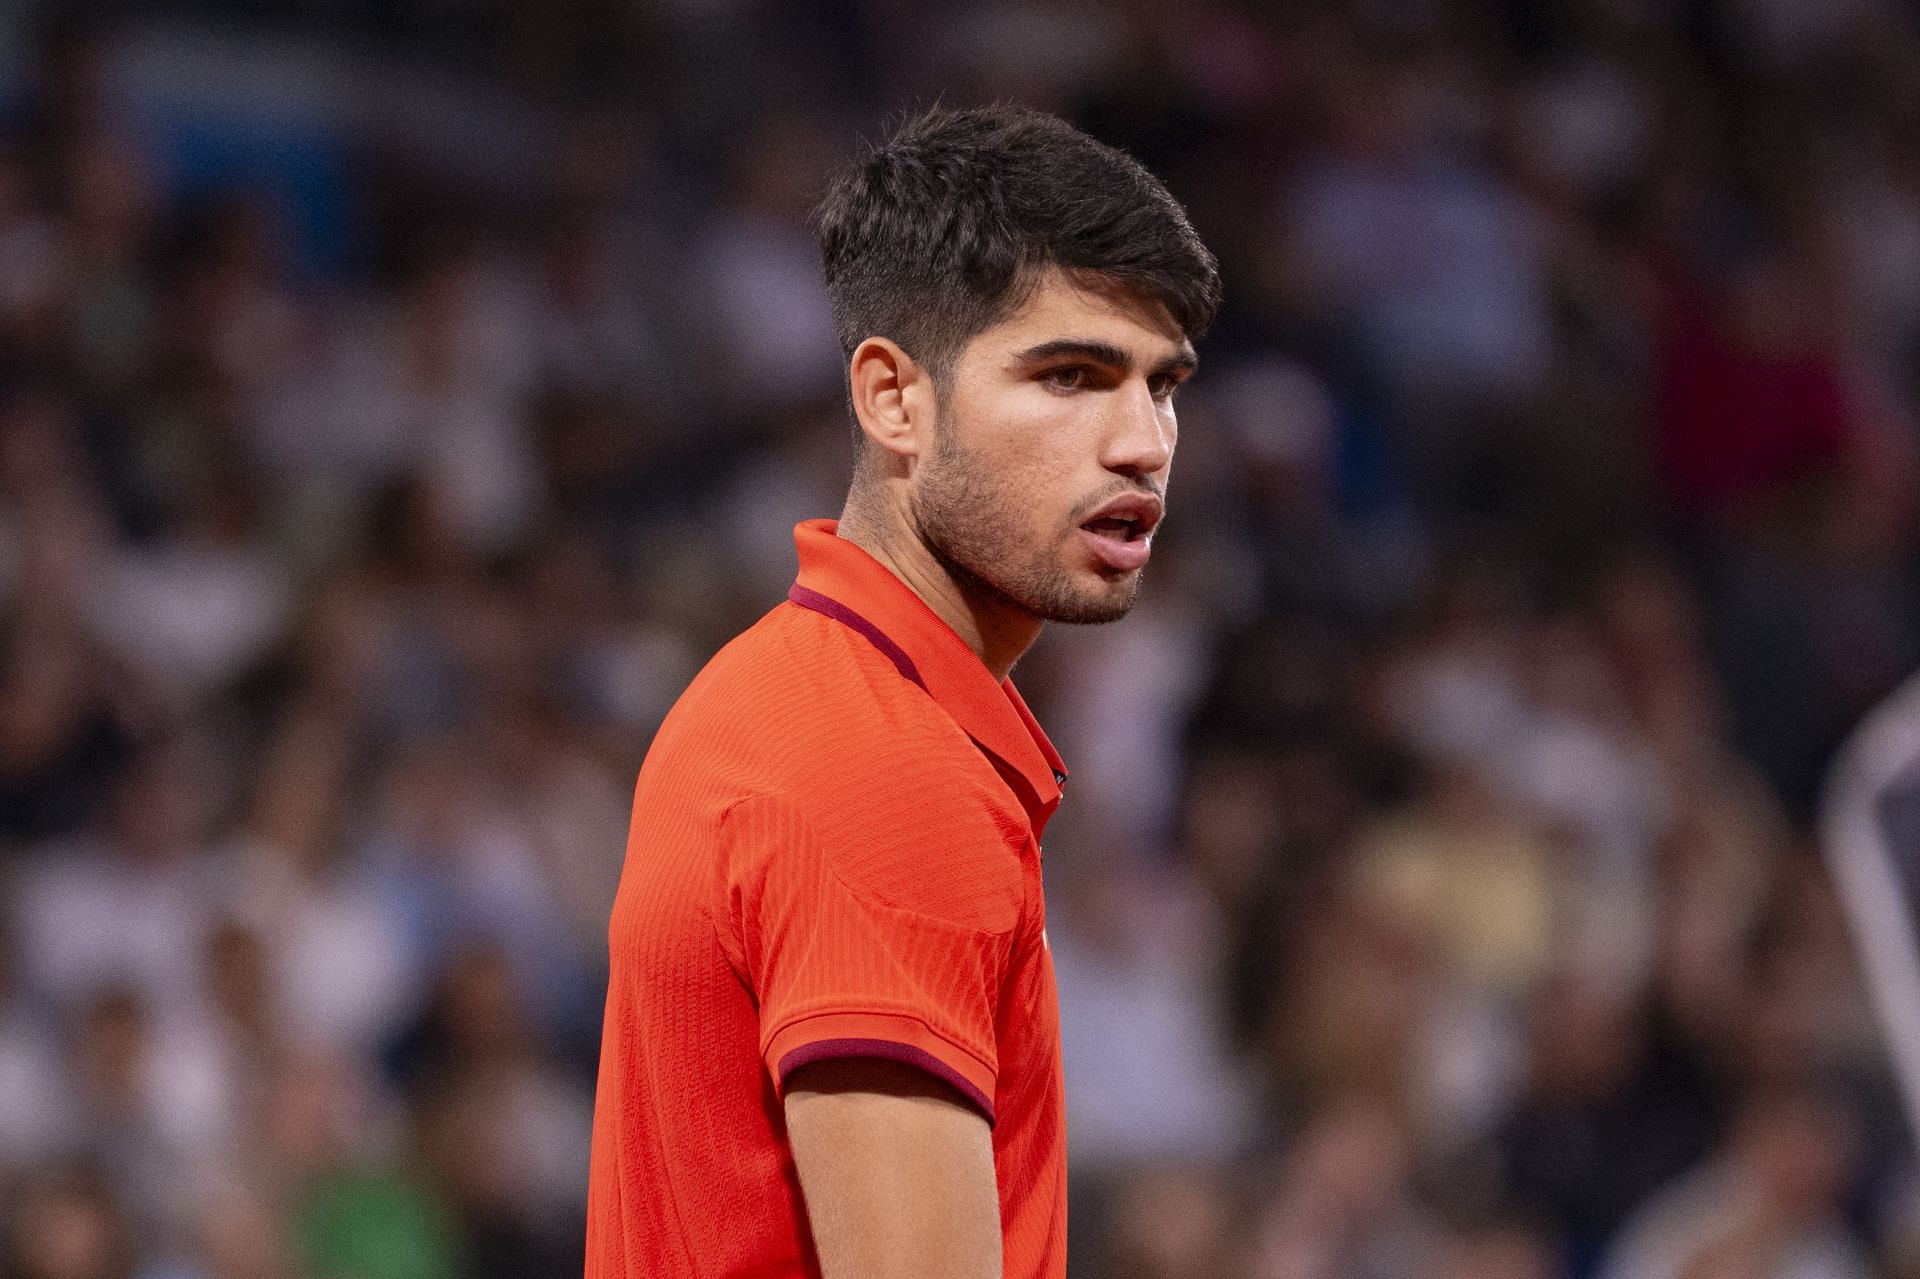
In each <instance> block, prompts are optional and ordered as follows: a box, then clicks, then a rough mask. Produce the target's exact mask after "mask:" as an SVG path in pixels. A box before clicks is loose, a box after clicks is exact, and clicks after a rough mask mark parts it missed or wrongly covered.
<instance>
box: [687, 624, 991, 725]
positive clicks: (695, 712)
mask: <svg viewBox="0 0 1920 1279" xmlns="http://www.w3.org/2000/svg"><path fill="white" fill-rule="evenodd" d="M669 721H670V722H672V721H679V722H680V724H681V725H684V726H688V727H691V726H701V727H704V728H706V729H708V730H710V731H714V732H719V733H722V734H732V735H737V736H739V737H741V738H743V739H744V740H745V741H746V742H748V743H751V744H755V745H758V746H760V747H762V748H764V749H765V750H766V751H767V752H769V753H770V754H772V755H774V756H776V757H779V758H783V759H789V760H795V762H797V759H796V757H797V755H799V754H800V753H802V752H805V751H806V750H807V749H808V748H809V747H810V746H817V747H818V748H819V749H821V750H829V749H831V750H838V751H842V752H844V751H847V750H850V749H856V748H864V749H875V748H879V749H886V748H895V749H897V748H900V747H902V746H907V745H911V746H912V748H913V749H914V751H915V752H916V754H921V755H924V754H925V753H927V752H939V751H942V750H958V749H959V748H960V747H962V746H964V745H966V744H967V738H966V737H965V735H964V734H962V733H961V732H960V731H959V728H958V726H957V725H955V724H954V723H953V721H952V719H951V717H949V716H948V715H947V714H946V713H945V712H944V711H942V710H941V709H940V707H939V706H938V705H937V704H936V703H935V702H934V701H933V700H932V699H931V698H930V697H928V696H927V694H926V693H925V692H924V691H923V690H921V689H920V688H918V687H917V686H915V685H914V684H912V683H911V682H910V681H908V680H906V679H905V678H903V677H902V676H901V674H900V672H899V670H898V668H896V667H895V666H894V665H893V663H892V661H891V659H890V658H888V657H887V656H886V655H885V654H883V653H881V652H880V650H878V649H877V648H875V647H874V646H873V644H872V643H871V642H870V641H869V640H867V639H866V638H865V637H864V636H862V635H860V634H858V633H857V632H855V631H853V630H851V629H850V628H848V627H846V626H844V625H842V624H841V623H839V622H837V621H835V620H833V619H832V618H829V617H825V616H823V615H821V614H819V613H816V612H813V611H812V610H810V609H804V608H800V607H797V606H795V605H793V604H781V605H780V606H779V607H777V608H774V609H773V610H772V611H770V612H769V613H767V614H766V615H765V616H763V617H762V618H761V619H760V620H759V621H758V622H756V623H754V625H752V626H751V627H749V628H747V629H746V630H745V631H743V632H741V633H740V634H739V635H737V636H735V637H734V639H733V640H732V641H730V642H729V643H728V644H727V645H726V646H725V647H724V648H722V649H721V650H720V651H719V652H718V653H716V654H714V656H713V659H712V660H711V661H709V662H708V663H707V665H706V666H705V667H704V668H703V669H702V670H701V671H700V673H699V675H697V676H696V677H695V678H694V680H693V682H692V683H691V684H690V685H689V686H688V687H687V691H686V692H685V693H684V694H682V695H681V698H680V700H679V702H678V703H677V704H676V705H675V706H674V709H673V712H672V714H671V715H670V716H669ZM664 728H665V726H663V731H664Z"/></svg>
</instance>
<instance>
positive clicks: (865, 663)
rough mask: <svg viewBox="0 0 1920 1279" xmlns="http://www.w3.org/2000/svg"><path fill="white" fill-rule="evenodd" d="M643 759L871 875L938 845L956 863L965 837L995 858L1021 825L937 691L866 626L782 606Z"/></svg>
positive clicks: (689, 696)
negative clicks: (773, 813) (800, 827)
mask: <svg viewBox="0 0 1920 1279" xmlns="http://www.w3.org/2000/svg"><path fill="white" fill-rule="evenodd" d="M647 769H648V770H649V771H653V770H658V773H659V774H660V775H661V777H662V779H663V780H664V778H665V777H666V776H667V775H675V776H681V777H685V776H687V775H688V774H698V775H700V777H701V779H702V784H701V786H700V789H701V790H702V791H703V792H705V793H708V794H713V795H716V797H717V796H718V794H721V793H724V794H725V795H726V796H727V797H728V798H727V799H726V800H724V801H723V802H722V805H721V806H722V807H727V806H731V805H733V804H736V803H742V802H744V803H747V804H748V806H749V807H750V808H752V809H754V810H756V811H765V810H767V809H770V808H772V809H778V810H780V812H781V813H782V815H783V816H784V817H785V818H788V819H791V820H793V821H797V822H800V823H803V824H804V825H805V826H806V828H807V829H808V830H809V831H811V832H812V834H813V836H814V837H816V838H817V839H819V840H820V841H821V842H822V843H823V844H824V845H827V846H830V847H832V848H833V849H834V850H835V856H836V861H837V862H839V863H840V864H841V865H842V866H843V868H851V867H853V866H855V865H857V864H860V863H863V862H864V863H868V865H867V866H866V867H865V873H866V874H877V875H882V876H884V875H885V874H886V873H887V872H886V869H885V867H886V864H888V863H892V862H894V861H897V860H898V859H899V857H900V855H901V854H902V853H904V852H907V851H908V850H915V851H916V852H923V850H925V849H927V848H930V847H937V846H942V845H944V846H946V847H947V848H949V849H950V850H952V852H953V856H954V858H955V859H956V860H957V861H958V862H959V863H960V865H961V866H965V865H966V864H967V863H968V862H969V861H970V860H971V859H970V858H969V857H968V856H967V855H966V854H965V853H964V852H963V851H962V850H964V849H967V848H971V849H974V850H977V851H978V852H979V854H980V855H982V856H988V855H991V856H994V857H995V858H996V860H997V856H998V853H997V852H996V851H995V850H999V851H1000V852H1005V851H1009V850H1011V851H1014V852H1017V851H1018V850H1019V848H1020V847H1021V846H1022V845H1023V844H1024V843H1025V842H1026V838H1027V830H1028V828H1027V821H1026V815H1025V811H1024V810H1023V809H1022V808H1021V807H1020V804H1019V802H1018V800H1017V799H1016V798H1015V797H1014V796H1013V794H1012V792H1011V791H1009V790H1008V789H1007V787H1006V784H1005V782H1004V781H1002V780H1001V778H1000V776H999V774H998V773H997V772H996V771H995V769H994V767H993V765H992V763H991V762H989V761H988V759H987V757H986V756H985V755H983V754H982V753H981V751H980V749H979V748H978V747H977V746H975V745H974V743H973V741H972V739H971V738H969V737H968V736H967V734H966V733H965V731H964V730H962V729H961V728H960V726H959V724H958V723H956V722H955V721H954V719H953V717H952V716H951V715H949V714H948V713H947V712H946V711H945V710H944V709H942V708H941V706H940V705H939V703H938V702H936V701H934V700H933V698H932V697H931V696H929V695H928V694H927V693H926V691H925V690H923V689H922V688H920V687H919V686H918V685H916V684H914V683H913V682H911V681H910V680H908V679H906V678H905V677H904V676H903V675H902V674H901V673H900V671H899V670H898V669H897V668H896V667H895V666H894V665H893V663H892V660H891V659H890V658H888V657H887V656H886V655H885V654H883V653H881V652H880V651H879V650H878V649H876V648H874V647H873V645H872V644H871V642H869V641H868V640H867V639H866V638H865V637H864V636H862V635H860V634H859V633H857V632H855V631H853V630H851V629H849V628H848V627H846V626H844V625H842V624H841V623H839V622H837V621H835V620H833V619H831V618H828V617H824V616H822V615H820V614H818V613H815V612H813V611H811V610H808V609H802V608H797V607H793V606H790V605H789V606H785V607H783V608H779V609H775V610H774V611H773V612H771V613H769V614H768V615H767V616H766V617H764V618H762V619H761V620H760V621H759V622H758V623H756V624H755V625H754V626H753V627H751V628H749V629H748V630H747V631H745V632H743V633H742V634H741V635H740V636H738V637H737V638H735V639H734V640H733V641H732V642H731V643H729V644H728V645H727V646H726V647H725V648H723V649H722V650H721V651H720V652H719V653H718V654H716V655H715V657H714V658H713V660H712V661H711V662H709V663H708V664H707V666H706V668H705V669H704V670H702V671H701V673H700V675H699V676H698V677H697V678H696V679H695V680H694V682H693V683H692V685H690V686H689V687H688V689H687V692H686V693H685V695H683V696H682V698H681V700H680V702H679V704H678V705H676V706H675V708H674V710H673V712H672V713H671V714H670V715H669V716H668V719H667V723H665V724H663V725H662V726H661V731H660V734H659V735H658V736H657V737H656V738H655V741H654V745H653V748H652V750H651V751H650V752H649V755H648V761H647ZM646 780H647V778H646V774H645V773H643V777H642V784H643V787H644V786H645V785H646ZM916 860H917V857H916ZM980 869H981V868H980V866H979V865H978V864H977V863H976V864H974V865H973V866H972V870H973V871H974V872H976V873H977V872H978V871H979V870H980Z"/></svg>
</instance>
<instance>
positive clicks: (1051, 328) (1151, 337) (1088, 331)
mask: <svg viewBox="0 0 1920 1279" xmlns="http://www.w3.org/2000/svg"><path fill="white" fill-rule="evenodd" d="M989 334H990V335H992V336H994V337H996V338H999V339H1002V342H1003V343H1004V345H1006V346H1009V347H1014V348H1025V347H1027V346H1031V345H1034V344H1036V343H1039V342H1045V341H1048V340H1051V339H1055V338H1063V337H1074V338H1086V337H1097V338H1099V339H1101V340H1103V341H1107V342H1110V343H1113V344H1115V345H1119V346H1123V347H1127V348H1130V349H1132V350H1134V351H1135V353H1136V354H1139V355H1142V356H1144V357H1146V358H1148V359H1158V358H1160V357H1163V356H1172V355H1182V354H1190V353H1191V350H1192V348H1191V346H1190V344H1189V343H1188V342H1187V338H1186V334H1185V333H1184V332H1182V331H1181V328H1180V325H1179V324H1178V322H1176V321H1175V320H1174V318H1173V315H1172V313H1171V312H1170V311H1168V310H1167V307H1166V304H1165V303H1163V302H1161V301H1160V300H1159V299H1158V298H1155V297H1153V296H1151V295H1149V294H1147V293H1145V292H1143V291H1141V290H1139V289H1136V288H1131V287H1128V286H1127V285H1126V284H1125V283H1124V282H1123V281H1119V280H1116V279H1114V278H1113V277H1112V276H1107V275H1100V274H1098V273H1095V272H1090V271H1081V272H1067V271H1063V270H1060V269H1059V268H1057V267H1049V268H1047V269H1046V270H1045V271H1044V272H1043V273H1042V274H1041V276H1040V278H1039V279H1037V280H1036V281H1035V282H1034V284H1033V286H1032V288H1031V289H1030V290H1029V291H1028V293H1027V296H1026V297H1025V298H1024V299H1023V300H1022V302H1021V304H1020V306H1019V307H1017V308H1015V310H1014V311H1013V313H1012V314H1011V315H1009V316H1007V317H1006V318H1005V319H1004V320H1002V321H1001V322H1000V323H999V324H997V325H995V326H994V327H993V328H991V329H989V330H988V331H987V334H983V335H982V336H987V335H989ZM997 344H999V343H997Z"/></svg>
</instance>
